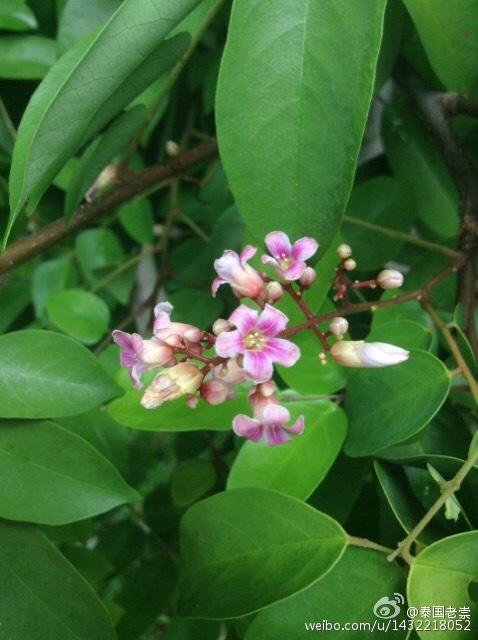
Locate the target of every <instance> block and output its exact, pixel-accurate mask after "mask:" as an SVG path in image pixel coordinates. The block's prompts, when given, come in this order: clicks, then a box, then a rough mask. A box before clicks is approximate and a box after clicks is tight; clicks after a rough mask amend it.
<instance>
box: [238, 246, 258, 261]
mask: <svg viewBox="0 0 478 640" xmlns="http://www.w3.org/2000/svg"><path fill="white" fill-rule="evenodd" d="M256 253H257V247H253V246H252V245H251V244H248V245H246V246H245V247H244V249H243V250H242V251H241V253H240V255H239V260H240V261H241V265H242V266H244V265H245V263H246V262H248V261H249V260H250V259H251V258H253V257H254V256H255V255H256Z"/></svg>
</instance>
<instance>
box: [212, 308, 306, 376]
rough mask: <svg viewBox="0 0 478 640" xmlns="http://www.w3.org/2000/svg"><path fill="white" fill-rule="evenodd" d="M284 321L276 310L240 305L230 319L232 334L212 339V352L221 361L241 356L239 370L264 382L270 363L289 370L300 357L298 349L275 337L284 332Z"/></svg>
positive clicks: (287, 341)
mask: <svg viewBox="0 0 478 640" xmlns="http://www.w3.org/2000/svg"><path fill="white" fill-rule="evenodd" d="M287 321H288V318H287V316H286V315H285V314H283V313H282V312H281V311H279V310H278V309H275V308H274V307H272V306H271V305H269V304H266V305H265V307H264V310H263V311H262V312H261V314H260V315H259V314H258V312H257V311H255V310H253V309H250V308H249V307H246V306H245V305H241V306H240V307H238V308H237V309H236V310H235V311H234V312H233V313H232V315H231V316H230V318H229V322H230V323H231V324H232V325H234V326H235V327H237V329H236V330H235V331H224V332H223V333H221V334H220V335H218V337H217V339H216V345H215V348H216V353H217V355H218V356H220V357H222V358H234V357H235V356H237V355H239V354H243V356H244V357H243V363H242V367H243V369H244V371H245V373H246V375H247V377H248V378H249V379H251V380H254V381H255V382H265V381H266V380H269V379H270V378H271V377H272V364H273V363H278V364H281V365H282V366H284V367H292V366H293V365H294V364H295V363H296V362H297V360H298V359H299V356H300V351H299V348H298V347H297V346H296V345H295V344H293V343H292V342H290V341H289V340H284V339H282V338H276V337H275V336H276V335H277V334H278V333H280V332H281V331H283V330H284V329H285V326H286V324H287Z"/></svg>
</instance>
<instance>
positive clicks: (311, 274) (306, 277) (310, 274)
mask: <svg viewBox="0 0 478 640" xmlns="http://www.w3.org/2000/svg"><path fill="white" fill-rule="evenodd" d="M316 277H317V272H316V271H315V269H313V268H312V267H306V269H305V271H304V273H303V274H302V275H301V276H300V279H299V282H300V284H301V285H302V286H303V287H310V285H311V284H312V283H313V282H314V281H315V278H316Z"/></svg>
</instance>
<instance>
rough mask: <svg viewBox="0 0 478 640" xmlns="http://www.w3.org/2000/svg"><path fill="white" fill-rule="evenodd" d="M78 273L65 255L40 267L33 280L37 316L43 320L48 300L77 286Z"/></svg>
mask: <svg viewBox="0 0 478 640" xmlns="http://www.w3.org/2000/svg"><path fill="white" fill-rule="evenodd" d="M75 276H76V273H75V267H74V265H73V261H72V260H71V258H70V256H68V255H63V256H61V257H60V258H55V259H54V260H46V261H45V262H42V263H41V264H39V265H38V267H37V268H36V269H35V273H34V274H33V280H32V301H33V306H34V307H35V316H36V317H37V318H43V317H44V312H45V304H46V301H47V300H48V298H49V297H50V296H51V295H52V294H53V293H57V292H58V291H63V289H66V288H67V287H71V286H73V285H74V284H76V278H75Z"/></svg>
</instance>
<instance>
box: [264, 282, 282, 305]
mask: <svg viewBox="0 0 478 640" xmlns="http://www.w3.org/2000/svg"><path fill="white" fill-rule="evenodd" d="M264 293H265V296H266V300H268V301H269V302H277V300H280V299H281V298H282V296H283V295H284V289H283V288H282V285H281V283H280V282H269V283H267V284H266V286H265V287H264Z"/></svg>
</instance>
